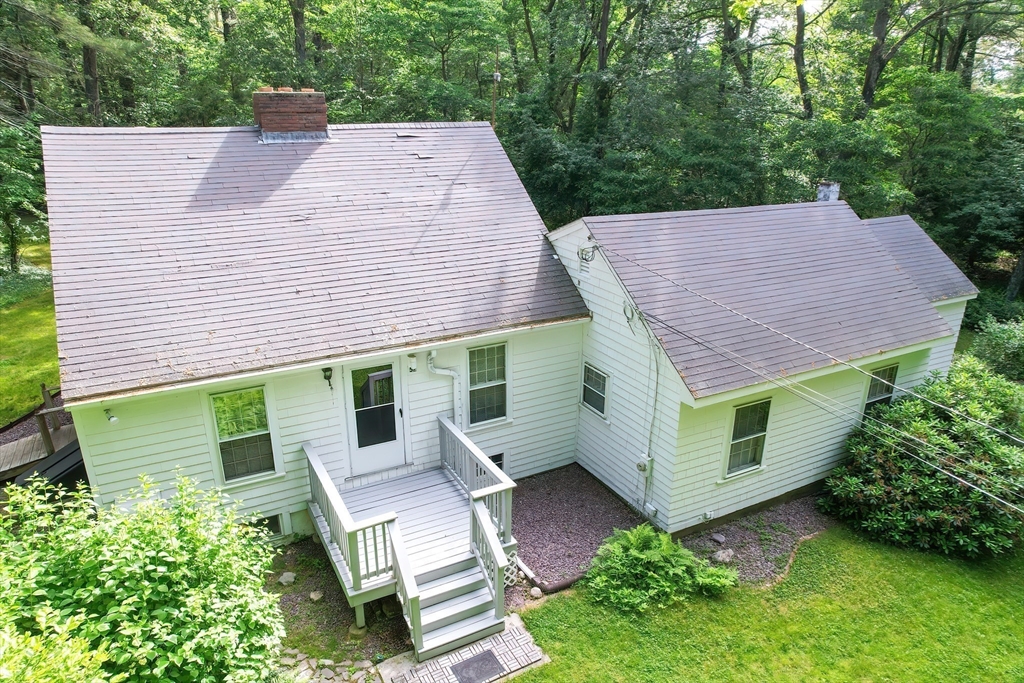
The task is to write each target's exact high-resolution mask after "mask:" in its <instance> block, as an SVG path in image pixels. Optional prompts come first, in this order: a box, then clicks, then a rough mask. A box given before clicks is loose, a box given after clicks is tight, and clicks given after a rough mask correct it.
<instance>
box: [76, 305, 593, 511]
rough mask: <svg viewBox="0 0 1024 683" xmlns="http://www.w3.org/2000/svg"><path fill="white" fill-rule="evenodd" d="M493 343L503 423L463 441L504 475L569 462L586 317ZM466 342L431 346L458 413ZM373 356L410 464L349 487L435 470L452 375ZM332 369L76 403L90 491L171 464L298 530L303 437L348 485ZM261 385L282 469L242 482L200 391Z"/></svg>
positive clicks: (338, 370)
mask: <svg viewBox="0 0 1024 683" xmlns="http://www.w3.org/2000/svg"><path fill="white" fill-rule="evenodd" d="M496 341H505V342H507V343H508V345H509V369H510V383H509V387H510V389H509V391H510V406H511V418H512V419H510V420H508V421H506V422H503V423H501V424H496V425H491V426H488V427H485V428H482V429H468V430H467V431H468V433H469V434H470V435H471V438H472V439H473V440H474V441H476V442H477V444H478V445H480V447H481V448H482V449H484V451H485V452H487V453H489V454H496V453H504V454H505V469H506V471H507V472H508V473H509V474H510V475H511V476H513V477H522V476H527V475H530V474H535V473H537V472H542V471H544V470H548V469H551V468H553V467H559V466H562V465H567V464H569V463H571V462H573V461H574V460H575V444H576V425H577V417H578V413H577V403H578V374H579V368H580V353H581V348H582V343H583V324H582V323H574V324H568V325H563V326H556V327H547V328H539V329H535V330H529V331H525V332H520V333H510V334H509V336H508V337H500V338H497V339H496ZM489 343H490V342H489ZM467 348H468V347H467V346H466V345H465V344H449V345H448V346H444V347H439V348H438V357H437V365H438V366H439V367H457V368H458V370H459V372H460V376H461V381H462V382H463V384H464V386H463V403H464V407H465V408H466V409H468V400H469V393H468V392H469V389H468V362H469V360H468V358H469V357H468V350H467ZM370 362H372V361H370ZM381 362H382V363H383V362H393V363H395V370H396V373H397V380H398V385H399V392H400V396H402V398H403V403H402V405H403V411H404V423H403V424H402V425H401V428H402V429H403V431H404V432H405V434H406V439H405V444H406V453H407V454H406V462H407V465H406V466H405V467H402V468H396V469H394V470H391V471H389V472H385V473H379V474H376V475H370V476H367V477H362V478H360V479H359V480H358V481H352V482H350V483H352V484H355V483H365V482H369V481H376V480H381V479H385V478H388V477H390V476H398V475H401V474H405V473H407V472H409V471H414V470H417V469H423V468H424V467H430V466H436V465H439V464H440V453H439V450H438V442H437V416H438V415H439V414H445V415H448V416H449V417H451V415H452V405H453V396H452V390H453V386H452V380H451V379H450V378H448V377H443V376H440V375H434V374H432V373H430V372H429V371H428V369H427V356H426V354H425V353H423V352H420V353H419V354H418V355H417V369H416V371H415V372H410V358H409V357H408V356H407V355H404V354H393V355H391V356H383V357H381ZM365 364H366V362H361V363H360V365H365ZM332 367H333V371H334V376H333V379H332V383H333V389H331V388H329V386H328V383H327V382H326V381H325V380H324V379H323V373H322V370H321V369H320V368H310V369H305V370H300V371H295V372H291V373H281V374H275V375H273V376H271V377H268V378H266V379H263V380H259V379H257V380H248V381H238V380H226V381H224V382H220V383H214V384H211V385H209V386H208V387H207V388H204V389H203V390H202V391H199V390H187V391H186V390H180V391H167V392H163V393H159V394H153V395H149V396H139V397H133V398H127V399H122V400H120V401H116V402H111V403H109V404H104V405H103V406H99V407H97V406H83V407H81V408H76V409H73V414H74V417H75V422H76V424H77V425H78V429H79V433H80V434H81V444H82V448H83V453H84V455H85V461H86V467H87V469H88V473H89V477H90V481H92V483H93V484H94V485H96V486H98V487H99V489H100V493H101V496H102V500H103V501H104V502H108V503H109V502H113V501H114V500H115V499H116V498H118V497H120V496H123V495H125V494H126V493H127V492H128V491H129V489H131V488H132V487H135V486H137V485H138V483H139V482H138V477H139V475H140V474H142V473H145V474H147V475H149V476H150V477H152V478H154V479H155V480H156V481H157V482H158V483H160V484H161V485H163V486H164V487H167V486H168V485H170V484H171V483H173V481H174V472H175V470H178V471H180V472H181V473H182V474H184V475H186V476H189V477H192V478H193V479H196V480H197V481H198V482H199V484H200V486H202V487H212V486H222V487H224V488H225V491H226V492H227V493H228V494H229V495H231V497H232V498H234V499H237V500H240V501H242V509H243V511H245V512H255V511H259V512H260V513H261V514H264V515H273V514H279V513H296V514H295V515H294V517H292V518H291V520H290V524H291V528H292V529H293V530H296V531H298V530H302V529H300V528H299V527H300V526H301V525H303V524H308V522H307V521H306V520H305V516H304V514H305V513H304V512H303V511H304V510H305V508H306V501H307V500H308V498H309V495H310V492H309V483H308V479H307V477H308V474H307V466H306V459H305V455H304V453H303V451H302V444H303V443H304V442H306V441H309V442H311V443H312V444H313V445H314V446H315V447H316V450H317V453H318V454H319V455H320V458H321V460H322V461H323V463H324V465H325V467H326V468H327V470H328V472H329V473H330V474H331V477H332V478H333V479H334V480H335V481H336V482H337V483H338V484H339V485H342V486H345V479H346V478H347V477H349V475H350V472H351V469H350V462H349V459H348V452H349V448H350V444H349V434H348V424H349V422H348V420H347V417H346V411H347V410H349V409H350V404H349V403H346V399H347V398H348V397H347V396H346V395H345V382H344V376H345V375H344V368H343V367H342V366H341V365H333V366H332ZM258 385H262V386H265V387H266V396H267V401H268V409H269V415H270V420H271V426H272V433H273V436H274V445H275V449H276V450H277V453H278V457H279V459H280V464H281V467H280V470H279V473H278V476H274V477H271V478H267V479H263V480H261V481H255V482H248V483H238V482H224V481H223V480H222V479H221V475H220V472H219V464H218V457H219V454H218V450H217V445H216V438H215V435H214V428H213V419H212V411H211V410H210V407H209V394H211V393H218V392H221V391H227V390H231V389H237V388H244V387H249V386H258ZM104 408H110V410H111V412H112V413H113V414H114V415H116V416H117V418H118V422H117V423H116V424H111V423H110V422H108V421H107V419H106V416H105V414H104V413H103V410H104ZM410 437H411V438H410ZM300 513H301V514H300ZM286 525H287V523H286Z"/></svg>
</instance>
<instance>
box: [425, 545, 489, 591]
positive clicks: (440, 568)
mask: <svg viewBox="0 0 1024 683" xmlns="http://www.w3.org/2000/svg"><path fill="white" fill-rule="evenodd" d="M475 566H477V563H476V555H474V554H473V553H471V552H469V551H468V550H467V551H466V552H464V553H460V554H458V555H449V556H448V557H445V558H443V559H441V560H439V561H437V562H434V563H430V564H425V565H421V566H419V567H417V568H416V569H417V574H416V585H417V586H422V585H423V584H426V583H430V582H431V581H436V580H437V579H440V578H444V577H445V576H450V575H451V574H455V573H458V572H461V571H463V570H466V569H469V568H471V567H475Z"/></svg>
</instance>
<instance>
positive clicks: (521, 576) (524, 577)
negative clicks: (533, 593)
mask: <svg viewBox="0 0 1024 683" xmlns="http://www.w3.org/2000/svg"><path fill="white" fill-rule="evenodd" d="M517 576H518V577H519V580H520V581H526V574H524V573H523V572H519V573H518V574H517Z"/></svg>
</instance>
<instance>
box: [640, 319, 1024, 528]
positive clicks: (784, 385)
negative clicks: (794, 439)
mask: <svg viewBox="0 0 1024 683" xmlns="http://www.w3.org/2000/svg"><path fill="white" fill-rule="evenodd" d="M645 317H646V318H649V319H651V320H654V321H655V322H657V323H658V324H660V325H663V326H665V327H666V328H668V329H670V330H672V331H673V332H676V333H677V334H680V335H682V336H684V337H686V338H688V339H690V340H691V341H693V342H695V343H697V344H699V345H701V346H703V347H705V348H707V349H708V350H710V351H712V352H715V353H718V354H719V355H722V356H724V357H725V358H726V359H727V360H730V361H731V362H733V363H736V364H737V365H739V366H741V367H743V368H745V369H747V370H748V371H750V372H753V373H755V374H757V375H760V376H762V377H764V378H765V379H766V380H768V381H769V382H771V383H772V384H775V385H776V386H778V387H780V388H782V389H784V390H785V391H788V392H790V393H791V394H793V395H794V396H797V397H798V398H802V399H803V400H805V401H807V402H808V403H811V404H813V405H816V406H817V407H819V408H821V409H822V410H824V411H826V412H828V413H829V414H831V415H833V416H835V417H838V418H839V419H841V420H844V421H847V422H849V423H850V424H854V425H856V424H858V423H859V421H860V420H863V419H867V420H872V421H874V422H876V423H878V424H880V425H882V426H883V427H886V428H887V429H889V430H891V431H892V432H895V434H897V435H898V436H901V437H906V438H911V439H914V440H916V441H920V442H921V443H922V444H924V445H925V446H928V447H929V448H932V449H935V450H939V449H938V448H937V447H935V446H933V445H932V444H928V443H927V442H926V441H923V440H921V439H918V438H917V437H915V436H914V435H912V434H908V433H906V432H903V431H901V430H899V429H897V428H896V427H893V426H892V425H889V424H887V423H885V422H883V421H881V420H878V419H877V418H874V417H872V416H871V415H868V414H867V413H864V412H862V411H859V410H857V409H856V408H853V407H852V406H847V405H846V404H844V403H842V402H840V401H837V400H836V399H834V398H832V397H830V396H827V395H825V394H822V393H820V392H818V391H815V390H813V389H810V388H809V387H806V386H804V385H802V384H799V383H797V382H788V383H783V382H779V381H777V380H776V379H775V378H773V377H772V376H770V375H768V374H764V373H762V372H761V371H759V370H757V369H755V368H752V367H750V366H748V365H746V364H744V363H742V362H739V361H737V360H734V359H732V358H729V356H727V355H726V354H724V353H721V352H719V351H717V350H716V349H714V348H712V346H717V345H714V344H712V343H711V342H706V341H705V340H702V339H700V338H699V337H696V336H695V335H692V334H689V333H686V332H683V331H682V330H679V329H677V328H675V327H674V326H673V325H671V324H669V323H667V322H665V321H664V320H661V319H660V318H658V316H655V315H646V316H645ZM720 348H723V349H724V347H720ZM724 350H725V351H728V349H724ZM729 353H731V354H732V355H735V356H737V357H739V358H743V356H741V355H740V354H738V353H735V352H731V351H729ZM746 360H749V359H746ZM750 362H753V361H750ZM794 386H800V388H801V389H803V390H806V391H808V392H813V393H815V394H818V395H819V396H822V397H823V398H825V399H827V400H829V401H832V402H834V403H836V404H837V405H839V406H840V407H842V408H843V409H845V410H848V411H851V412H853V413H855V414H856V415H858V416H859V418H860V420H858V419H857V418H850V417H847V416H844V415H840V414H838V413H836V412H835V411H834V410H832V409H831V408H830V407H829V406H827V405H825V404H823V403H821V402H820V401H817V400H815V399H814V398H813V397H811V396H810V395H809V394H804V393H801V392H799V391H796V390H794V388H793V387H794ZM902 443H904V444H906V443H907V442H906V441H903V442H902ZM890 445H891V446H892V447H894V448H895V449H896V450H899V451H900V452H902V453H904V454H905V455H908V456H910V457H912V458H914V459H915V460H918V461H920V462H922V463H924V464H925V465H927V466H929V467H931V468H932V469H935V470H936V471H938V472H941V473H942V474H944V475H946V476H948V477H950V478H952V479H954V480H956V481H958V482H960V483H962V484H964V485H965V486H968V487H970V488H971V489H974V490H976V491H978V492H979V493H981V494H983V495H985V496H987V497H989V498H991V499H992V500H995V501H997V502H998V503H1000V504H1002V505H1005V506H1007V507H1009V508H1011V509H1012V510H1014V511H1016V512H1018V513H1020V514H1022V515H1024V508H1020V507H1018V506H1017V505H1014V504H1013V503H1011V502H1009V501H1007V500H1004V499H1003V498H1000V497H999V496H997V495H995V494H994V493H991V492H989V491H986V490H985V489H983V488H981V487H980V486H977V485H976V484H973V483H971V482H969V481H967V480H965V479H963V478H962V477H959V476H957V475H956V474H953V473H952V472H948V471H946V470H944V469H942V468H941V467H939V466H938V465H936V464H935V463H932V462H929V461H928V460H925V459H924V458H922V457H920V456H918V455H917V454H916V453H912V452H910V451H908V450H907V449H905V448H903V447H902V446H900V445H899V444H890ZM946 455H948V456H949V457H951V458H954V459H957V460H961V461H962V460H963V459H962V458H959V457H958V456H955V455H953V454H952V453H948V452H947V453H946ZM971 474H972V475H973V476H975V477H978V478H980V479H983V480H985V481H988V482H990V483H991V481H990V480H989V479H988V478H987V477H985V476H984V475H982V474H978V473H976V472H971ZM1000 493H1002V495H1006V493H1005V492H1002V491H1001V492H1000ZM1010 493H1014V492H1012V491H1011V492H1010ZM1014 496H1015V497H1016V496H1017V494H1015V493H1014Z"/></svg>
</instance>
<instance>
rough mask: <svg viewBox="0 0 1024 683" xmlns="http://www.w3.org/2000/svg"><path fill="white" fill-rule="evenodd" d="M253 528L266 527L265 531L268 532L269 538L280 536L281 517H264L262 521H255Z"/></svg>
mask: <svg viewBox="0 0 1024 683" xmlns="http://www.w3.org/2000/svg"><path fill="white" fill-rule="evenodd" d="M253 526H256V527H266V529H267V531H269V532H270V535H271V536H280V535H281V515H273V516H271V517H264V518H263V519H257V520H256V521H255V522H254V523H253Z"/></svg>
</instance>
